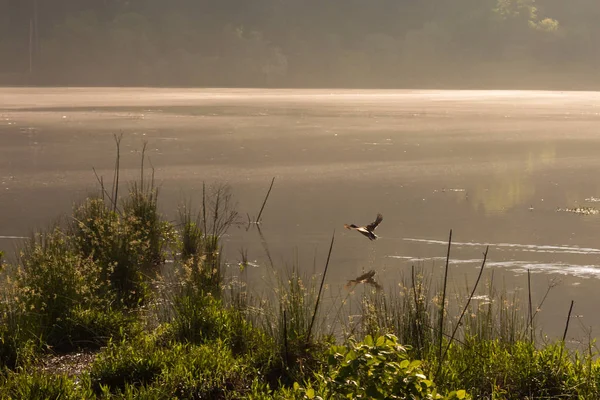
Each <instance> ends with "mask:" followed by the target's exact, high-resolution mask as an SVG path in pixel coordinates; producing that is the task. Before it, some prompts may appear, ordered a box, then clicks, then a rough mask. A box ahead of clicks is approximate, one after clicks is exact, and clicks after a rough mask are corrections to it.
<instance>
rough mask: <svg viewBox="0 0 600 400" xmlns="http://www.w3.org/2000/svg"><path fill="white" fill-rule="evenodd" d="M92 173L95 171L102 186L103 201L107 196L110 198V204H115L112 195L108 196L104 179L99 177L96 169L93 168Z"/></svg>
mask: <svg viewBox="0 0 600 400" xmlns="http://www.w3.org/2000/svg"><path fill="white" fill-rule="evenodd" d="M92 171H94V175H95V176H96V180H97V181H98V183H99V184H100V190H101V191H102V200H104V196H106V197H107V198H108V200H109V201H110V204H113V199H112V197H111V196H110V194H108V192H107V191H106V187H105V186H104V179H102V177H101V176H99V175H98V172H96V168H94V167H92Z"/></svg>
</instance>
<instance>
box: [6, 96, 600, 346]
mask: <svg viewBox="0 0 600 400" xmlns="http://www.w3.org/2000/svg"><path fill="white" fill-rule="evenodd" d="M599 127H600V93H597V92H534V91H377V90H360V91H352V90H258V89H256V90H254V89H219V90H217V89H206V90H194V89H116V88H115V89H111V88H98V89H97V88H81V89H79V88H72V89H66V88H56V89H55V88H35V89H33V88H32V89H25V88H19V89H16V88H15V89H13V88H3V89H0V138H1V145H0V250H4V251H6V252H7V253H8V254H9V256H10V255H11V254H12V253H13V250H14V248H15V245H16V244H18V242H19V239H16V237H21V236H27V235H28V234H29V233H30V232H31V231H32V230H33V229H38V228H44V227H47V226H48V225H49V224H50V223H52V222H54V221H56V220H57V218H58V217H59V216H60V215H61V214H64V213H66V212H68V211H69V210H70V209H71V207H72V205H73V203H74V202H76V201H78V200H81V199H82V198H83V197H84V196H85V195H86V194H88V193H90V192H92V191H93V190H94V189H95V188H96V187H97V185H96V178H95V176H94V173H93V170H92V168H95V169H96V171H97V172H98V174H99V175H102V176H104V179H105V180H106V181H108V182H110V181H111V179H112V168H113V166H114V158H115V144H114V141H113V135H114V134H115V133H116V134H119V133H121V132H122V133H123V134H124V138H123V142H122V160H121V162H122V172H123V179H124V180H127V179H135V178H136V177H138V176H139V163H140V151H141V149H142V146H143V143H144V142H148V151H147V154H148V156H149V159H150V162H151V164H152V165H153V166H154V168H155V175H156V179H157V181H158V182H159V183H160V185H161V195H162V197H161V198H160V200H159V201H160V206H161V209H162V210H163V212H164V213H165V214H166V215H167V216H168V217H169V218H171V219H175V217H176V210H177V206H178V205H179V204H180V203H181V202H182V201H183V200H191V202H192V204H199V202H200V200H201V190H202V183H203V182H206V183H207V184H210V183H214V182H221V183H227V184H229V185H230V186H231V188H232V191H233V193H234V195H235V199H236V201H237V203H238V210H239V212H240V214H241V216H242V217H243V218H242V220H243V219H245V218H246V214H249V215H250V216H251V217H252V216H256V215H257V214H258V211H259V209H260V206H261V204H262V201H263V198H264V196H265V193H266V191H267V189H268V187H269V184H270V182H271V179H272V178H273V177H275V184H274V187H273V191H272V193H271V196H270V198H269V200H268V203H267V205H266V207H265V210H264V213H263V223H262V226H261V231H262V234H263V237H262V238H261V236H260V235H259V233H258V231H257V229H256V228H255V227H252V228H251V229H249V230H248V231H246V230H245V229H243V228H233V229H231V230H230V231H229V233H228V236H227V238H226V241H225V251H226V255H227V259H228V260H229V261H230V263H231V264H232V266H231V270H232V273H234V272H235V271H236V263H237V260H238V259H239V257H240V255H239V254H240V249H242V248H243V249H245V250H247V252H248V257H249V259H250V261H251V267H250V268H249V270H248V279H249V281H250V283H251V284H252V285H253V287H254V288H256V291H257V292H261V291H264V290H268V286H269V282H270V279H271V278H270V276H272V275H273V271H272V270H271V267H270V261H269V260H268V256H267V249H268V253H269V255H270V256H271V259H272V260H273V262H274V265H275V267H276V268H278V269H281V270H283V269H286V268H291V267H292V266H293V265H298V266H299V269H300V270H301V271H303V272H305V273H306V274H312V273H313V272H316V273H318V274H320V273H322V270H323V266H324V264H325V259H326V256H327V250H328V247H329V241H330V239H331V235H332V233H333V232H334V230H335V234H336V238H335V244H334V248H333V253H332V256H331V264H330V268H329V272H328V274H329V275H328V279H327V283H328V284H329V286H330V295H331V296H333V295H335V294H336V293H338V292H339V291H340V290H343V288H342V286H343V284H344V283H345V282H346V281H347V280H348V279H351V278H354V277H356V276H357V275H360V274H361V272H362V271H363V270H370V269H374V270H376V271H377V274H376V278H377V280H378V281H379V282H380V283H382V284H383V286H384V287H385V288H386V290H390V291H391V290H394V286H396V285H397V283H398V282H399V280H400V277H401V276H402V274H407V273H410V269H411V266H412V265H415V266H422V267H424V268H425V269H427V270H430V271H431V270H432V271H433V272H434V273H435V276H436V280H437V279H438V278H440V277H441V275H442V272H443V266H444V259H445V254H446V247H447V239H448V233H449V230H450V229H453V232H454V235H453V242H454V245H453V247H452V250H451V263H450V271H451V272H450V282H451V287H452V288H453V289H456V290H459V291H463V292H465V293H467V291H468V290H467V286H468V287H469V288H470V287H471V285H472V284H473V282H474V280H475V278H476V275H477V272H478V267H479V265H480V264H481V258H482V253H483V251H484V250H485V247H486V246H487V245H489V255H488V261H489V262H488V265H487V268H488V269H487V273H486V274H485V276H486V279H489V278H490V276H491V273H492V271H493V273H494V281H495V284H496V285H498V286H499V287H505V288H506V289H507V290H508V291H509V292H512V291H517V292H522V293H526V289H527V275H526V271H527V270H528V269H529V270H530V271H531V273H532V291H533V300H534V303H538V302H539V301H540V300H541V298H542V297H543V296H544V293H545V292H546V289H547V287H548V285H549V282H553V281H554V282H558V285H557V286H556V287H555V288H554V289H552V291H551V292H550V294H549V296H548V299H547V300H546V303H545V304H544V307H543V308H542V310H541V311H540V313H539V318H540V320H539V321H540V324H541V327H543V328H544V331H545V332H547V333H548V334H549V335H552V336H559V335H560V334H562V330H563V329H564V323H565V320H566V315H567V312H568V310H569V304H570V301H571V300H574V301H575V307H574V314H577V321H572V325H571V328H570V329H571V330H570V335H569V336H570V337H571V338H574V339H577V338H580V337H582V336H583V335H584V333H583V329H582V327H592V328H593V331H592V334H595V335H597V334H598V332H599V331H600V319H599V318H598V317H597V313H596V312H595V311H596V310H595V308H596V304H597V303H598V301H600V291H599V290H598V289H597V288H599V287H600V240H599V235H598V234H599V233H600V215H597V214H595V213H594V212H595V211H594V210H595V208H594V207H600V204H599V202H600V187H599V183H600V180H599V179H598V173H599V172H600V156H599V155H600V131H599V129H598V128H599ZM585 207H591V208H590V209H587V208H585ZM578 208H579V211H586V212H585V213H574V212H570V211H573V210H572V209H574V210H575V211H576V210H577V209H578ZM558 209H562V210H563V211H557V210H558ZM565 209H569V210H570V211H569V210H567V211H564V210H565ZM377 213H382V214H383V217H384V220H383V222H382V223H381V225H380V226H379V227H378V228H377V230H376V233H377V234H378V235H379V236H380V237H379V239H378V240H376V241H372V242H371V241H369V240H368V239H367V238H366V237H364V236H362V235H360V234H359V233H358V232H355V231H349V230H345V229H344V224H345V223H347V224H350V223H355V224H357V225H366V224H368V223H370V222H372V221H373V220H374V219H375V216H376V215H377ZM482 289H483V285H482ZM357 290H358V289H357ZM361 290H362V289H361ZM451 301H453V300H451Z"/></svg>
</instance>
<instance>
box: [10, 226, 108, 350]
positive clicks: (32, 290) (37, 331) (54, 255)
mask: <svg viewBox="0 0 600 400" xmlns="http://www.w3.org/2000/svg"><path fill="white" fill-rule="evenodd" d="M98 277H99V267H98V265H97V264H96V263H95V262H94V260H92V259H91V258H87V257H83V256H81V255H80V254H79V253H77V252H76V251H75V250H74V249H73V248H72V246H71V243H70V242H69V238H68V237H67V236H66V235H65V234H64V232H62V231H61V230H60V229H59V228H56V229H54V230H53V231H51V232H49V233H43V234H38V235H36V236H35V237H34V238H33V239H32V240H31V241H30V242H29V243H28V244H27V246H26V247H25V249H24V251H23V252H22V254H21V263H20V268H19V271H18V274H17V284H18V296H19V298H18V302H20V303H21V305H22V307H23V311H24V312H25V313H24V314H21V317H22V318H24V319H26V320H28V329H30V330H31V331H32V333H33V334H34V336H36V337H38V338H40V339H42V341H45V342H46V343H48V344H49V345H51V346H53V345H58V344H60V343H61V342H62V341H63V339H64V334H65V332H64V322H65V320H66V318H67V317H68V316H69V315H70V314H71V312H72V310H73V309H74V308H75V307H78V306H81V305H84V306H85V305H87V306H92V305H93V306H99V303H98V301H97V300H98V297H97V292H98V288H99V286H100V281H99V279H98Z"/></svg>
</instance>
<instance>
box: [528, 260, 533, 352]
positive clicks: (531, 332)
mask: <svg viewBox="0 0 600 400" xmlns="http://www.w3.org/2000/svg"><path fill="white" fill-rule="evenodd" d="M527 291H528V293H529V314H528V315H527V317H528V320H529V321H528V323H529V341H530V342H531V343H533V308H532V303H531V270H530V269H529V268H528V269H527Z"/></svg>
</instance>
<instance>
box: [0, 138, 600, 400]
mask: <svg viewBox="0 0 600 400" xmlns="http://www.w3.org/2000/svg"><path fill="white" fill-rule="evenodd" d="M117 143H119V142H117ZM115 181H116V182H117V183H116V184H115V185H113V188H112V189H111V191H110V193H109V192H107V191H106V189H105V188H104V186H102V188H101V195H100V196H97V197H90V198H88V199H85V200H84V201H83V202H81V203H80V204H79V205H77V206H76V207H74V209H73V213H72V215H71V217H70V218H69V219H68V221H69V222H68V223H67V224H63V225H57V226H54V227H52V229H50V230H48V231H46V232H40V233H36V234H35V235H33V236H32V238H31V239H30V240H29V241H28V242H26V243H25V244H24V246H23V247H22V249H21V252H20V257H19V259H18V261H17V263H16V264H15V265H8V264H7V263H6V262H3V261H1V260H0V262H2V268H3V270H4V272H3V273H2V274H0V277H1V279H2V281H1V285H0V295H1V296H0V363H1V366H2V367H1V369H0V371H1V372H0V386H1V388H2V389H3V390H0V393H1V394H0V395H1V396H4V397H3V398H32V399H36V398H51V399H52V398H57V399H58V398H61V399H65V398H66V399H69V398H90V399H92V398H99V399H101V398H123V399H129V398H146V399H173V398H186V399H187V398H214V399H236V398H254V399H267V398H281V399H289V398H317V397H318V396H321V398H332V399H335V398H356V397H359V396H361V398H407V396H412V397H410V398H415V399H420V398H468V397H469V396H470V397H471V398H490V399H524V398H529V399H533V398H556V397H558V396H560V397H561V398H572V399H581V398H586V399H587V398H600V362H598V361H597V360H596V356H597V354H596V351H595V346H594V343H593V341H592V340H590V343H589V347H588V350H587V351H586V352H583V353H581V352H574V351H571V350H569V349H567V348H566V347H565V345H564V343H562V342H561V341H557V342H553V343H536V341H535V336H534V335H532V332H534V331H535V330H536V328H535V314H534V315H531V313H530V314H529V315H528V312H529V311H528V307H524V306H523V303H521V301H520V298H519V297H518V296H516V295H510V296H509V295H508V294H507V291H506V290H504V289H502V288H501V289H498V288H497V287H496V285H495V284H494V282H493V276H492V278H491V279H490V281H489V282H488V283H487V286H486V287H482V288H466V290H465V292H464V293H463V292H457V293H452V292H451V291H449V290H446V289H447V288H446V287H444V282H445V279H442V277H435V276H432V275H431V274H428V273H426V272H425V271H424V270H423V269H421V268H413V269H412V270H411V272H410V274H409V275H408V276H406V277H405V278H403V279H401V281H400V282H399V284H398V285H397V286H396V287H395V288H394V289H393V290H387V291H382V290H381V291H380V290H375V289H371V287H369V286H365V287H364V290H362V289H361V290H360V292H361V293H362V295H356V294H350V293H347V292H344V291H343V289H341V288H340V289H341V290H342V293H345V294H344V295H342V296H340V297H339V298H337V299H333V300H331V303H332V304H328V305H327V307H323V306H322V305H321V306H319V304H318V302H319V290H318V289H319V285H320V284H321V283H322V282H321V275H319V274H317V273H315V274H313V275H311V276H302V275H301V274H300V273H299V272H298V271H299V270H300V268H299V266H298V265H295V266H294V268H292V270H291V271H290V272H289V274H288V275H287V276H286V277H285V278H282V277H280V276H278V275H276V276H275V280H276V283H275V284H274V285H273V287H274V289H273V293H271V294H270V295H268V296H266V297H264V298H259V299H256V298H252V297H251V296H249V293H250V290H251V288H248V287H247V286H244V285H243V284H242V283H243V282H240V281H237V282H236V281H235V280H233V279H230V278H229V277H226V276H225V274H224V261H225V260H223V256H222V254H223V251H222V247H221V237H222V235H223V234H224V233H225V232H226V231H227V229H229V228H230V227H231V226H233V225H234V224H236V223H237V212H236V211H235V205H234V203H233V201H232V198H231V195H230V192H229V190H228V188H227V187H225V186H219V185H216V186H211V187H208V188H207V187H204V188H203V189H204V190H203V196H202V201H201V204H199V206H198V207H197V210H198V211H197V212H196V211H192V210H193V207H192V206H191V205H188V206H186V207H181V208H180V210H179V221H177V222H176V223H170V222H168V221H166V220H165V219H164V217H163V216H162V215H161V214H160V213H159V211H158V190H157V188H156V187H155V185H154V181H153V178H152V179H150V180H148V179H144V175H143V170H142V175H141V177H140V180H139V181H138V182H136V183H133V184H131V185H130V186H129V191H119V189H118V187H119V185H118V174H115ZM100 182H102V180H101V179H100ZM332 245H333V240H332ZM241 254H242V261H241V262H240V270H241V272H240V275H241V276H242V277H243V276H244V265H245V264H247V255H246V254H245V252H243V251H242V253H241ZM483 265H484V264H483ZM272 267H273V270H274V271H273V272H274V274H276V273H275V270H276V269H277V268H275V266H273V265H272ZM482 268H483V266H482ZM323 274H325V271H324V272H323ZM241 280H243V279H241ZM438 280H439V283H438ZM474 289H477V290H474ZM443 292H445V293H446V296H445V298H444V296H442V293H443ZM475 293H476V294H478V295H480V296H481V295H482V294H484V295H486V297H485V298H484V300H477V299H474V298H473V295H474V294H475ZM350 296H351V297H350ZM349 298H351V299H354V304H355V305H356V304H358V305H359V307H360V315H359V318H357V319H355V320H354V321H353V322H352V323H347V322H346V317H347V315H349V314H350V311H351V310H350V308H349V304H350V303H349V302H348V299H349ZM449 304H451V305H452V306H449ZM531 308H533V307H531ZM531 308H530V309H531ZM536 308H537V307H536ZM352 311H353V312H354V311H355V310H352ZM442 316H443V318H442ZM459 318H460V319H459ZM440 327H441V328H442V332H441V334H440ZM332 332H335V333H336V335H335V336H333V335H332ZM81 350H87V351H93V352H95V353H96V359H95V360H94V361H93V362H92V364H91V365H84V366H82V367H83V371H84V372H83V373H81V374H79V375H77V376H67V375H61V374H60V373H59V372H58V371H52V370H42V369H41V365H43V363H41V362H40V360H41V359H45V358H48V357H54V356H55V355H57V354H61V353H62V354H64V353H66V354H69V353H73V352H78V351H81Z"/></svg>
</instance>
